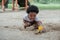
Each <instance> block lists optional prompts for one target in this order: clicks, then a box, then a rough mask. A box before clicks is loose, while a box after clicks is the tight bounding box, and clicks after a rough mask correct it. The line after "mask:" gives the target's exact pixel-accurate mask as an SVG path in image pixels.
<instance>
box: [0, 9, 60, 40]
mask: <svg viewBox="0 0 60 40" xmlns="http://www.w3.org/2000/svg"><path fill="white" fill-rule="evenodd" d="M24 15H26V12H25V11H24V10H23V11H21V10H20V11H17V12H15V11H14V12H12V11H10V12H7V11H6V12H4V13H2V12H0V40H60V10H40V13H39V14H38V17H39V18H40V20H41V21H42V22H43V26H44V27H45V29H46V32H45V33H42V34H38V35H36V34H34V33H35V32H34V31H31V27H30V28H27V29H26V30H25V29H24V28H23V17H24Z"/></svg>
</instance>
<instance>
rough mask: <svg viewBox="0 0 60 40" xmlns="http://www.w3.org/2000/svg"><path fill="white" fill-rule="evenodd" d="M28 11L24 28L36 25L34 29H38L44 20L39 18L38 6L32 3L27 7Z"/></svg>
mask: <svg viewBox="0 0 60 40" xmlns="http://www.w3.org/2000/svg"><path fill="white" fill-rule="evenodd" d="M26 12H27V14H28V15H27V16H25V17H24V18H23V21H24V28H25V29H26V27H30V26H32V25H34V29H38V26H40V25H41V24H42V22H41V21H40V20H38V18H37V14H38V13H39V9H38V7H37V6H34V5H31V6H30V7H28V8H27V11H26Z"/></svg>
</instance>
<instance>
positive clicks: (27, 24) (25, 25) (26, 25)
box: [23, 20, 30, 29]
mask: <svg viewBox="0 0 60 40" xmlns="http://www.w3.org/2000/svg"><path fill="white" fill-rule="evenodd" d="M23 22H24V28H25V29H26V27H29V26H30V23H29V22H28V21H26V20H23Z"/></svg>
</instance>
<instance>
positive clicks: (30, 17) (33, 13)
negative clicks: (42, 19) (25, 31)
mask: <svg viewBox="0 0 60 40" xmlns="http://www.w3.org/2000/svg"><path fill="white" fill-rule="evenodd" d="M36 15H37V14H36V13H35V12H30V13H29V14H28V17H29V19H30V20H32V21H33V20H35V17H36Z"/></svg>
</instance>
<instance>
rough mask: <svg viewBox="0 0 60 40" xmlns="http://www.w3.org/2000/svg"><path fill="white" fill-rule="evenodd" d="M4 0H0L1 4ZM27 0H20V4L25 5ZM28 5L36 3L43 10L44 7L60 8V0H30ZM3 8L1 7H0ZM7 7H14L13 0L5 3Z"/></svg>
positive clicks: (20, 5)
mask: <svg viewBox="0 0 60 40" xmlns="http://www.w3.org/2000/svg"><path fill="white" fill-rule="evenodd" d="M1 2H2V0H0V4H1ZM24 4H25V0H18V5H19V8H20V7H24ZM28 5H29V6H30V5H36V6H38V7H39V8H40V9H41V10H43V9H49V10H50V9H52V10H55V9H60V0H28ZM0 8H1V7H0ZM5 8H12V0H7V1H6V3H5Z"/></svg>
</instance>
